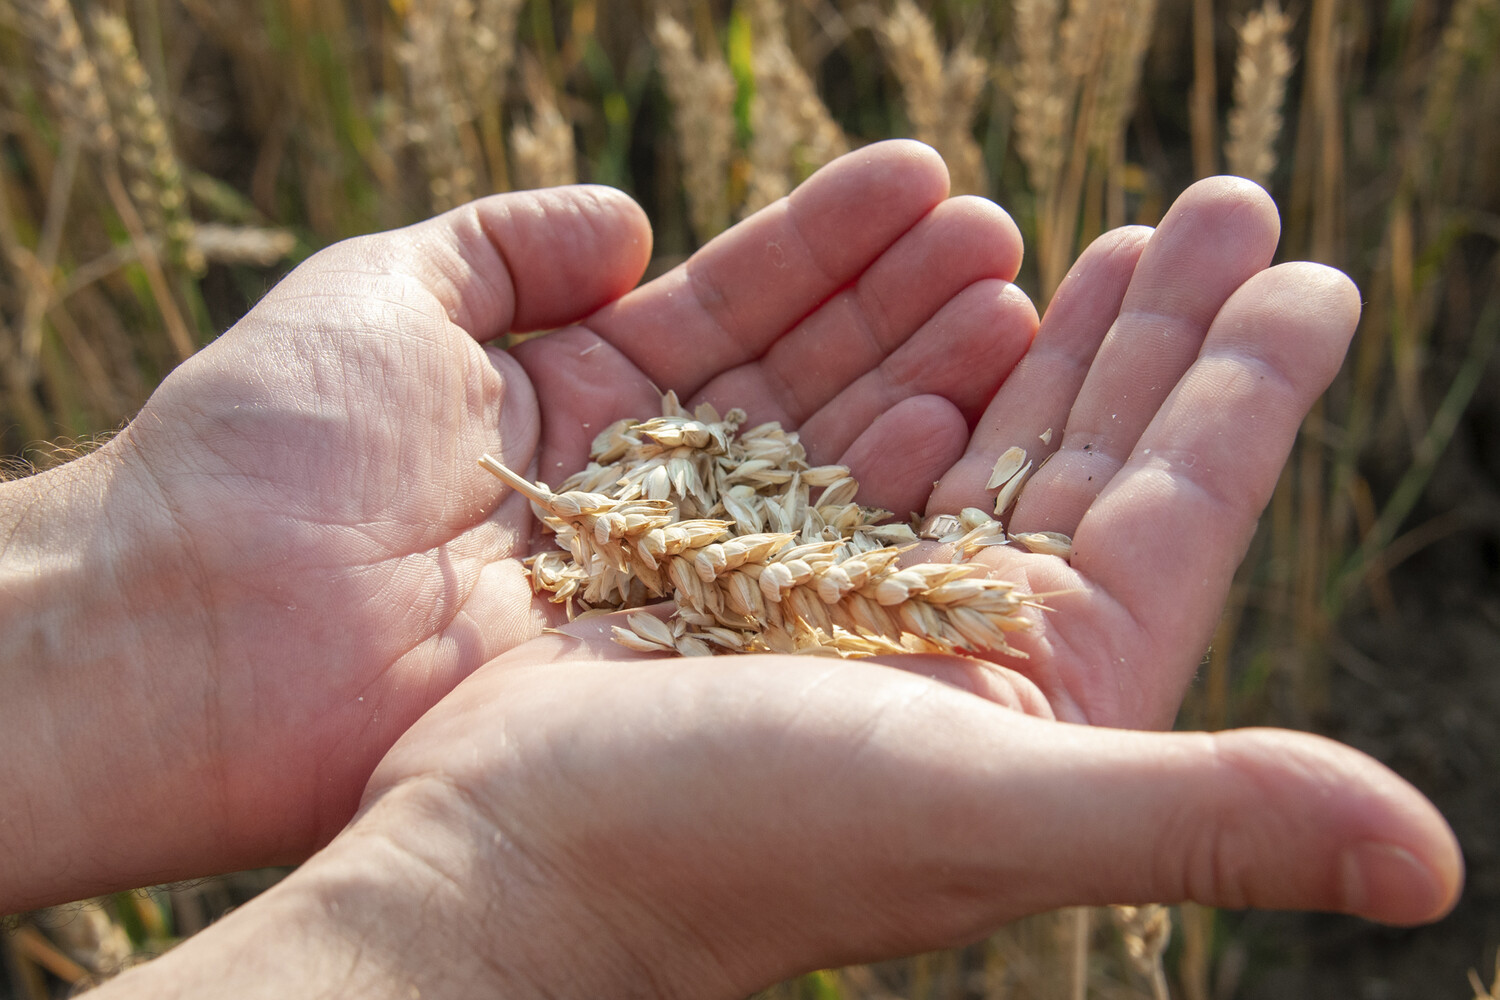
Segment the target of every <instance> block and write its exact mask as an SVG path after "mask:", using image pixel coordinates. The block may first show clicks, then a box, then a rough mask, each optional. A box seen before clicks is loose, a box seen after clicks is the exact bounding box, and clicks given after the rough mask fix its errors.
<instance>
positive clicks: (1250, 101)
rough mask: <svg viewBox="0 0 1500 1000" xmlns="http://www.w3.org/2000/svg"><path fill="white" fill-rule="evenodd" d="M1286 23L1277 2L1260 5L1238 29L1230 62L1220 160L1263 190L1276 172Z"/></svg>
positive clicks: (1287, 56)
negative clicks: (1230, 91)
mask: <svg viewBox="0 0 1500 1000" xmlns="http://www.w3.org/2000/svg"><path fill="white" fill-rule="evenodd" d="M1291 27H1292V19H1291V17H1290V16H1289V15H1287V14H1284V13H1282V11H1281V7H1280V5H1279V4H1278V3H1277V0H1266V3H1265V5H1264V6H1262V7H1261V8H1260V10H1258V11H1252V12H1251V13H1250V14H1249V15H1247V16H1246V17H1245V20H1244V21H1243V22H1242V23H1241V24H1240V27H1239V36H1240V51H1239V58H1238V60H1237V61H1236V63H1235V73H1234V107H1233V109H1232V110H1231V111H1230V112H1229V136H1228V138H1227V139H1226V140H1225V143H1224V159H1225V161H1226V162H1227V163H1228V166H1229V171H1230V172H1231V173H1234V174H1238V175H1240V176H1241V177H1248V178H1249V179H1251V180H1253V181H1255V182H1256V183H1257V184H1260V185H1261V186H1262V187H1265V186H1267V185H1268V184H1269V183H1270V180H1271V173H1272V171H1274V170H1275V169H1276V140H1277V138H1278V137H1279V136H1280V135H1281V123H1282V117H1281V112H1282V105H1283V104H1284V103H1285V100H1286V82H1287V78H1288V77H1289V76H1290V75H1291V72H1292V64H1293V61H1294V60H1293V58H1292V49H1291V46H1290V45H1289V44H1288V42H1287V36H1288V35H1289V34H1290V32H1291Z"/></svg>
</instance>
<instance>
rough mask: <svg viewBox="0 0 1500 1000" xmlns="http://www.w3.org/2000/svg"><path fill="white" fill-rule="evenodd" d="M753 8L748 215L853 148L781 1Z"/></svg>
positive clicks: (761, 1)
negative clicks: (800, 51) (789, 30)
mask: <svg viewBox="0 0 1500 1000" xmlns="http://www.w3.org/2000/svg"><path fill="white" fill-rule="evenodd" d="M749 12H750V20H751V24H752V25H753V32H752V33H753V35H754V52H753V58H752V62H753V68H754V73H755V94H754V97H753V98H752V99H751V102H750V128H751V132H752V136H751V140H750V150H749V159H750V181H749V190H748V192H747V194H746V197H745V204H744V206H743V208H742V213H743V214H744V215H747V216H748V215H751V214H753V213H755V212H757V211H759V210H760V209H762V208H764V207H766V206H767V205H769V204H771V202H773V201H775V200H776V199H778V198H780V197H782V196H783V195H785V194H786V193H787V192H789V191H790V190H791V189H792V187H793V185H794V184H795V183H796V182H797V181H798V180H800V179H801V178H802V177H803V176H806V175H807V174H810V173H812V171H814V170H816V169H817V168H818V167H821V166H823V164H825V163H827V162H828V161H829V160H832V159H834V158H835V157H837V156H840V155H842V154H844V153H846V152H848V150H849V140H848V139H846V138H845V137H844V133H843V131H842V130H841V129H840V128H839V127H838V124H837V123H835V122H834V120H833V115H832V114H830V113H829V111H828V107H827V106H826V105H825V104H824V103H823V101H822V99H821V98H820V97H818V93H817V89H816V88H815V87H814V86H813V82H812V79H811V78H810V77H809V76H808V75H807V71H806V70H805V69H803V68H802V65H801V64H800V63H798V62H797V57H796V56H795V55H794V54H793V53H792V50H791V47H790V46H789V45H788V44H787V38H786V25H785V24H784V23H783V21H782V17H783V12H782V9H781V7H780V5H779V4H777V3H776V2H775V0H750V3H749Z"/></svg>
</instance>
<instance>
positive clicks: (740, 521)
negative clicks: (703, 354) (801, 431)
mask: <svg viewBox="0 0 1500 1000" xmlns="http://www.w3.org/2000/svg"><path fill="white" fill-rule="evenodd" d="M744 419H745V417H744V413H743V412H742V411H738V410H731V411H730V412H729V413H727V414H725V415H724V416H723V417H720V416H719V414H718V413H717V412H716V411H714V410H713V408H712V407H708V406H706V405H705V406H700V407H699V408H698V409H697V410H696V411H694V412H693V413H688V412H686V411H685V410H683V409H682V407H681V406H680V405H679V404H678V402H677V400H676V397H675V396H674V395H673V394H671V393H668V394H667V396H666V397H665V398H664V400H663V415H662V416H660V417H656V418H653V419H651V420H646V421H633V420H623V421H619V422H617V423H615V424H612V425H611V426H609V427H607V428H605V429H604V430H603V431H602V432H600V433H599V435H598V436H597V437H596V438H595V440H594V444H593V448H592V452H591V460H590V462H589V465H588V467H587V468H585V469H584V470H582V471H580V472H578V473H576V474H574V475H573V476H570V477H569V478H568V479H567V480H566V481H564V482H563V483H562V484H561V485H560V488H559V489H558V490H557V491H553V490H552V489H550V488H549V487H547V486H546V485H544V484H541V483H534V482H531V481H528V480H526V479H524V478H523V477H521V476H519V475H517V474H516V473H515V472H513V471H512V470H510V469H508V468H507V467H506V466H505V465H504V464H502V463H501V462H500V461H499V460H498V459H495V458H493V457H492V456H489V455H485V456H484V457H483V458H481V459H480V465H481V466H483V467H484V468H485V469H487V470H489V471H490V472H491V473H493V474H494V475H495V476H497V477H498V478H500V479H501V480H502V481H503V482H505V483H506V484H507V485H509V486H510V487H511V488H512V489H514V490H516V491H517V492H519V493H521V494H522V495H524V496H525V497H527V499H528V500H530V501H531V504H532V508H533V511H534V513H535V514H536V515H537V516H538V517H539V518H540V519H541V521H542V522H543V524H544V525H546V527H547V528H548V529H549V530H550V531H551V532H552V533H553V535H554V536H555V539H556V542H557V545H558V549H557V550H554V551H549V552H542V553H539V554H537V555H536V556H534V557H532V558H531V560H530V561H529V569H530V573H531V579H532V586H533V589H534V590H535V591H536V592H537V593H539V594H545V595H547V596H548V599H549V600H552V601H554V602H556V603H560V604H563V605H565V606H566V607H567V608H568V610H569V613H570V614H572V613H574V612H575V611H576V610H579V609H581V610H583V611H585V612H587V611H592V610H601V609H604V610H619V609H629V608H640V607H643V606H645V605H646V604H648V603H650V602H653V601H658V600H662V599H664V598H670V599H672V600H673V601H675V602H676V605H677V613H676V615H675V617H674V618H673V619H672V620H671V621H670V622H662V621H660V620H659V619H656V618H654V617H653V616H650V615H639V614H638V615H632V616H630V618H629V619H628V621H627V624H628V626H629V627H628V628H620V627H616V632H615V635H616V638H618V639H619V640H620V641H621V642H622V643H624V644H625V645H627V646H630V647H631V648H634V649H642V650H653V651H676V652H679V653H683V654H686V655H699V654H704V653H709V652H756V651H775V652H798V653H831V654H837V655H843V656H869V655H874V654H876V653H882V652H900V651H907V652H911V651H936V652H955V651H958V650H993V651H1002V652H1009V653H1013V654H1015V653H1016V651H1015V650H1014V649H1013V647H1011V646H1010V644H1009V642H1008V641H1007V639H1006V635H1007V633H1010V632H1014V631H1016V630H1019V629H1025V628H1028V627H1029V626H1030V618H1029V617H1028V612H1027V609H1028V608H1031V607H1040V604H1039V598H1038V597H1037V596H1036V595H1028V594H1026V593H1024V592H1022V591H1021V590H1020V589H1019V588H1018V587H1017V586H1016V585H1015V584H1013V583H1011V582H1009V581H1003V580H991V579H988V578H987V577H986V576H985V571H984V569H983V568H982V567H980V566H978V565H976V564H972V563H969V562H968V561H967V560H968V558H970V557H971V556H972V555H973V554H974V553H975V552H977V551H979V550H980V549H981V548H984V547H986V546H989V545H996V544H1005V543H1006V542H1007V541H1008V539H1007V536H1006V535H1005V532H1004V529H1003V527H1002V526H1001V525H1000V524H999V522H998V521H995V520H994V519H992V518H990V517H989V516H988V515H986V514H985V513H984V512H982V511H979V510H977V509H973V508H970V509H966V510H965V511H963V512H962V513H961V514H960V515H957V516H955V517H951V518H938V519H934V521H933V522H932V523H930V524H929V526H928V530H927V531H926V532H924V534H925V535H926V536H927V537H934V538H939V539H940V540H942V541H946V542H949V543H951V544H953V546H954V550H955V557H954V558H955V561H954V562H951V563H919V564H916V565H911V566H902V565H901V564H900V558H901V554H902V552H903V550H904V548H905V547H907V546H909V545H910V544H912V543H914V542H915V541H916V540H917V535H916V533H915V532H914V531H913V530H912V528H911V527H909V526H907V525H904V524H888V523H885V522H886V521H887V519H888V518H889V516H890V515H889V512H887V511H883V510H879V509H876V508H869V507H863V506H861V505H859V504H858V503H856V502H855V501H854V496H855V493H856V491H857V489H858V484H857V483H855V481H854V480H853V479H852V478H851V477H850V476H849V470H848V469H847V468H845V467H843V466H837V465H833V466H812V465H809V464H808V463H807V461H806V453H805V451H804V449H803V448H802V445H801V443H800V442H799V441H798V439H797V436H796V434H794V433H788V432H786V431H784V430H782V429H781V427H780V426H779V425H776V424H762V425H759V426H757V427H753V428H750V429H748V430H745V431H743V432H741V430H740V427H741V425H742V424H743V422H744ZM813 490H817V491H818V493H817V494H816V495H814V494H813V492H812V491H813ZM605 491H608V492H605Z"/></svg>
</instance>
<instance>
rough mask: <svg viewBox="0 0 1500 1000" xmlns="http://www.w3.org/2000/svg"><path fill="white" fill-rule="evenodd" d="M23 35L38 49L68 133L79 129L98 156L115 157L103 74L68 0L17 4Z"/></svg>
mask: <svg viewBox="0 0 1500 1000" xmlns="http://www.w3.org/2000/svg"><path fill="white" fill-rule="evenodd" d="M16 13H17V15H18V19H19V23H20V25H21V30H22V31H23V32H24V33H25V34H26V37H27V38H28V39H29V40H30V41H31V42H32V44H33V45H34V46H35V48H34V51H35V53H36V58H37V62H38V63H39V64H40V65H41V68H42V74H43V76H44V77H45V79H46V88H47V95H48V97H49V98H50V99H51V101H52V104H53V106H54V108H55V109H56V110H57V114H58V118H59V120H60V121H61V122H62V123H63V126H64V127H65V128H71V129H76V130H77V131H78V133H79V134H80V135H81V136H82V137H83V140H84V143H85V144H86V145H87V147H88V148H89V149H90V150H92V151H93V152H95V153H97V154H100V155H103V156H113V155H114V153H115V152H116V150H117V149H118V148H119V137H118V135H117V134H116V132H115V128H114V124H113V122H112V121H111V120H110V114H109V101H108V100H107V99H106V97H105V95H104V88H103V86H101V84H100V82H99V69H98V66H97V65H96V64H95V63H94V60H93V57H92V56H91V55H90V54H89V51H88V48H87V47H86V46H85V45H84V42H83V35H82V33H81V32H80V31H79V30H78V19H77V18H76V17H75V16H74V15H73V7H72V5H71V4H70V3H69V2H68V0H22V2H19V3H17V4H16Z"/></svg>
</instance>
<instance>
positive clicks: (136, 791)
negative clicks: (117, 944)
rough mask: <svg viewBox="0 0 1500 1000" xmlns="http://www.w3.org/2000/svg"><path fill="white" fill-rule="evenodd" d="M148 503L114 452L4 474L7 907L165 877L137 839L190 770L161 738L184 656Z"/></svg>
mask: <svg viewBox="0 0 1500 1000" xmlns="http://www.w3.org/2000/svg"><path fill="white" fill-rule="evenodd" d="M142 499H143V491H142V489H141V483H140V482H139V480H138V478H137V477H135V476H133V475H132V474H131V472H130V470H129V469H128V468H127V467H126V466H125V465H124V464H123V463H122V462H121V461H120V458H119V457H118V453H117V451H116V450H115V449H114V448H111V447H106V448H105V449H103V450H101V451H100V452H96V453H93V454H91V455H88V456H85V457H84V458H81V459H78V460H76V461H74V462H72V463H69V464H68V465H65V466H62V467H59V468H57V469H53V470H50V471H48V472H46V473H43V474H41V475H37V476H33V477H30V478H27V479H24V480H18V481H14V482H10V483H5V484H0V684H3V685H4V686H5V690H6V697H5V698H4V699H0V754H3V755H4V757H5V759H6V760H7V762H8V765H9V766H8V767H7V768H6V769H5V770H4V772H3V773H0V800H4V801H5V802H6V803H7V808H6V809H5V810H4V812H3V814H0V912H10V911H13V910H17V909H21V908H26V907H31V906H35V905H38V904H40V903H44V902H56V901H60V900H63V899H73V898H79V897H81V896H85V895H91V894H94V893H97V892H100V891H104V890H106V889H112V888H119V887H125V886H127V885H139V884H146V883H147V882H150V881H159V880H160V879H159V878H156V876H157V875H158V874H159V871H160V870H159V869H158V867H157V866H156V865H154V864H153V863H152V860H151V859H150V858H149V857H147V856H146V855H144V854H143V853H141V849H142V848H144V846H145V843H144V842H149V840H150V839H151V838H152V837H153V836H154V835H155V834H156V833H157V832H158V831H157V830H156V828H155V825H153V824H163V823H171V822H172V816H171V811H170V810H171V806H172V803H171V801H170V798H169V797H168V796H167V794H166V789H167V788H168V787H169V784H170V781H171V778H172V775H174V773H177V772H180V771H181V769H183V768H185V767H193V766H196V765H195V762H194V761H193V760H184V759H177V760H174V759H172V754H171V753H170V751H169V750H167V749H166V748H165V747H164V745H163V744H164V742H165V741H166V740H169V739H170V735H169V734H172V733H173V732H174V729H176V730H178V731H180V728H181V723H180V719H181V718H184V717H185V716H175V717H174V714H173V713H174V712H176V711H180V710H182V709H184V708H185V707H186V706H184V705H181V704H176V703H174V700H173V697H172V691H171V689H170V685H169V684H166V683H164V682H163V675H164V674H167V673H169V671H167V670H164V669H163V667H165V666H167V665H168V664H169V663H170V662H171V660H172V659H175V658H176V656H177V655H182V654H184V653H185V654H186V655H191V654H192V651H191V650H186V651H184V650H175V651H169V647H171V645H172V643H173V641H174V640H173V639H172V634H173V632H175V631H176V630H177V629H178V628H180V618H179V619H178V621H176V622H174V621H172V619H173V618H174V617H176V616H180V615H182V614H184V613H185V611H186V609H184V608H183V606H182V605H181V604H180V603H179V604H178V605H176V606H175V607H173V606H169V605H168V604H166V603H164V602H163V597H164V593H163V591H164V589H165V587H166V586H168V583H167V580H168V576H169V574H168V571H167V569H166V565H167V559H166V550H165V548H164V546H163V544H162V540H163V539H164V538H166V537H169V533H168V532H165V531H164V530H163V526H162V524H161V523H160V519H159V518H158V517H156V516H154V514H153V512H152V511H151V510H150V508H149V507H148V506H146V505H144V504H143V503H142V502H141V500H142ZM23 819H24V821H23ZM137 838H140V839H141V840H142V841H143V843H141V844H139V845H138V844H137V843H136V839H137ZM167 850H170V845H169V846H168V847H167ZM106 866H108V867H106Z"/></svg>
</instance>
